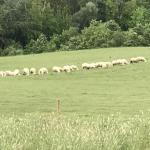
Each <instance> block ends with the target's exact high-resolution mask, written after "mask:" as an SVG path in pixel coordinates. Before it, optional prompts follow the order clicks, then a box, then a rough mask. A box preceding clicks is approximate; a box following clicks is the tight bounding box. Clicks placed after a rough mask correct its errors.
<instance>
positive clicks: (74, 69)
mask: <svg viewBox="0 0 150 150" xmlns="http://www.w3.org/2000/svg"><path fill="white" fill-rule="evenodd" d="M70 69H71V70H72V71H78V70H79V68H78V67H77V66H75V65H71V66H70Z"/></svg>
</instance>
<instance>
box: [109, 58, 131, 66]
mask: <svg viewBox="0 0 150 150" xmlns="http://www.w3.org/2000/svg"><path fill="white" fill-rule="evenodd" d="M112 64H113V66H115V65H128V64H129V62H128V61H127V60H126V59H117V60H113V61H112Z"/></svg>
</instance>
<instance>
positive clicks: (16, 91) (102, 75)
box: [0, 47, 150, 115]
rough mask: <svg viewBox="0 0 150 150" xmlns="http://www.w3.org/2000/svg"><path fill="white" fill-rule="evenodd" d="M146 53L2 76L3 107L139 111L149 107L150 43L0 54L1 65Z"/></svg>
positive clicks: (8, 110) (90, 112)
mask: <svg viewBox="0 0 150 150" xmlns="http://www.w3.org/2000/svg"><path fill="white" fill-rule="evenodd" d="M139 55H142V56H144V57H146V58H147V59H148V62H147V63H139V64H134V65H128V66H118V67H114V68H112V69H103V70H102V69H95V70H89V71H87V70H80V71H78V72H73V73H69V74H67V73H61V74H55V73H52V72H51V73H50V74H49V75H46V76H29V77H23V76H20V77H6V78H0V113H4V114H5V113H12V112H14V113H17V114H21V113H24V112H53V111H56V100H57V99H58V98H59V99H60V100H61V112H62V114H65V115H71V114H74V113H77V114H79V115H97V114H105V115H108V114H112V113H116V112H121V113H122V114H124V115H133V114H136V113H137V112H138V111H139V110H147V109H149V108H150V61H149V60H150V48H140V47H139V48H108V49H96V50H84V51H72V52H56V53H48V54H40V55H29V56H15V57H1V58H0V70H13V69H22V68H24V67H36V68H40V67H43V66H44V67H48V68H49V69H50V68H51V67H52V66H55V65H56V66H63V65H66V64H76V65H78V66H81V64H82V63H84V62H97V61H110V60H113V59H117V58H127V59H128V58H130V57H133V56H139Z"/></svg>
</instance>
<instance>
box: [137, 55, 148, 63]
mask: <svg viewBox="0 0 150 150" xmlns="http://www.w3.org/2000/svg"><path fill="white" fill-rule="evenodd" d="M137 60H138V61H139V62H140V61H142V62H147V60H146V59H145V58H144V57H143V56H138V57H137Z"/></svg>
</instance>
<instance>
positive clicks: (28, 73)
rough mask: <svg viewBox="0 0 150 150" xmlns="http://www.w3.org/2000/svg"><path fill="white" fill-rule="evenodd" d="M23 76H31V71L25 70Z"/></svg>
mask: <svg viewBox="0 0 150 150" xmlns="http://www.w3.org/2000/svg"><path fill="white" fill-rule="evenodd" d="M22 74H23V75H25V76H29V75H30V70H29V68H23V70H22Z"/></svg>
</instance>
